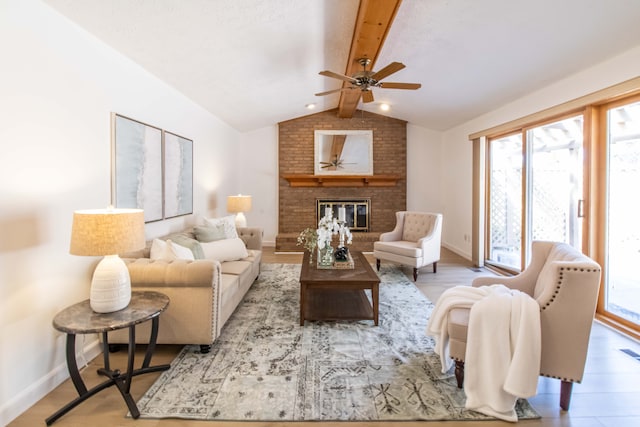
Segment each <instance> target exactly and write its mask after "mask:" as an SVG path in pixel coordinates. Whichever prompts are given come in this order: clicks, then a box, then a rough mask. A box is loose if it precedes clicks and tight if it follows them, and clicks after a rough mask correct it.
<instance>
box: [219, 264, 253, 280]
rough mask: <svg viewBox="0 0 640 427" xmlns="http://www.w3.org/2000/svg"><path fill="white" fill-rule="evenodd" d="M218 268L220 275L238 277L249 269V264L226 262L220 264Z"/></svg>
mask: <svg viewBox="0 0 640 427" xmlns="http://www.w3.org/2000/svg"><path fill="white" fill-rule="evenodd" d="M220 268H221V270H222V274H235V275H236V276H240V275H242V274H243V273H244V272H245V271H247V270H248V269H250V268H251V262H250V261H244V260H238V261H227V262H223V263H222V264H220Z"/></svg>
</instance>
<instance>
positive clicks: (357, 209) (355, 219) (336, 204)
mask: <svg viewBox="0 0 640 427" xmlns="http://www.w3.org/2000/svg"><path fill="white" fill-rule="evenodd" d="M370 205H371V199H316V217H317V222H319V221H320V219H321V218H322V217H324V216H325V214H326V210H327V209H329V210H331V212H333V217H334V218H336V219H341V218H340V216H341V215H342V213H344V221H345V222H346V223H347V227H349V229H350V230H351V231H369V212H370V209H369V206H370ZM343 208H344V210H342V209H343Z"/></svg>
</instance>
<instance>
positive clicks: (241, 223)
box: [236, 212, 247, 228]
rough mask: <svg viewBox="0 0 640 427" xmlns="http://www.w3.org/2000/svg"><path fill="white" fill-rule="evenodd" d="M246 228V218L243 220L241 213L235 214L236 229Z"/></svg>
mask: <svg viewBox="0 0 640 427" xmlns="http://www.w3.org/2000/svg"><path fill="white" fill-rule="evenodd" d="M246 226H247V218H245V216H244V214H243V213H242V212H238V213H237V214H236V228H240V227H246Z"/></svg>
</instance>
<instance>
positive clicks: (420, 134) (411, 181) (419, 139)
mask: <svg viewBox="0 0 640 427" xmlns="http://www.w3.org/2000/svg"><path fill="white" fill-rule="evenodd" d="M442 168H443V163H442V133H441V132H437V131H433V130H429V129H425V128H422V127H419V126H415V125H412V124H411V123H409V124H408V125H407V210H410V211H423V212H442V209H443V206H442V192H443V187H442V178H441V177H442ZM443 226H446V223H444V224H443Z"/></svg>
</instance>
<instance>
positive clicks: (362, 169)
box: [314, 130, 373, 175]
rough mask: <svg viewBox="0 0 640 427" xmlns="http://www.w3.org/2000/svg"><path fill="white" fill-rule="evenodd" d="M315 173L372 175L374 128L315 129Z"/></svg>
mask: <svg viewBox="0 0 640 427" xmlns="http://www.w3.org/2000/svg"><path fill="white" fill-rule="evenodd" d="M314 137H315V138H314V148H315V157H314V160H315V162H314V163H315V166H314V170H315V174H316V175H373V131H372V130H316V131H315V134H314Z"/></svg>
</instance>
